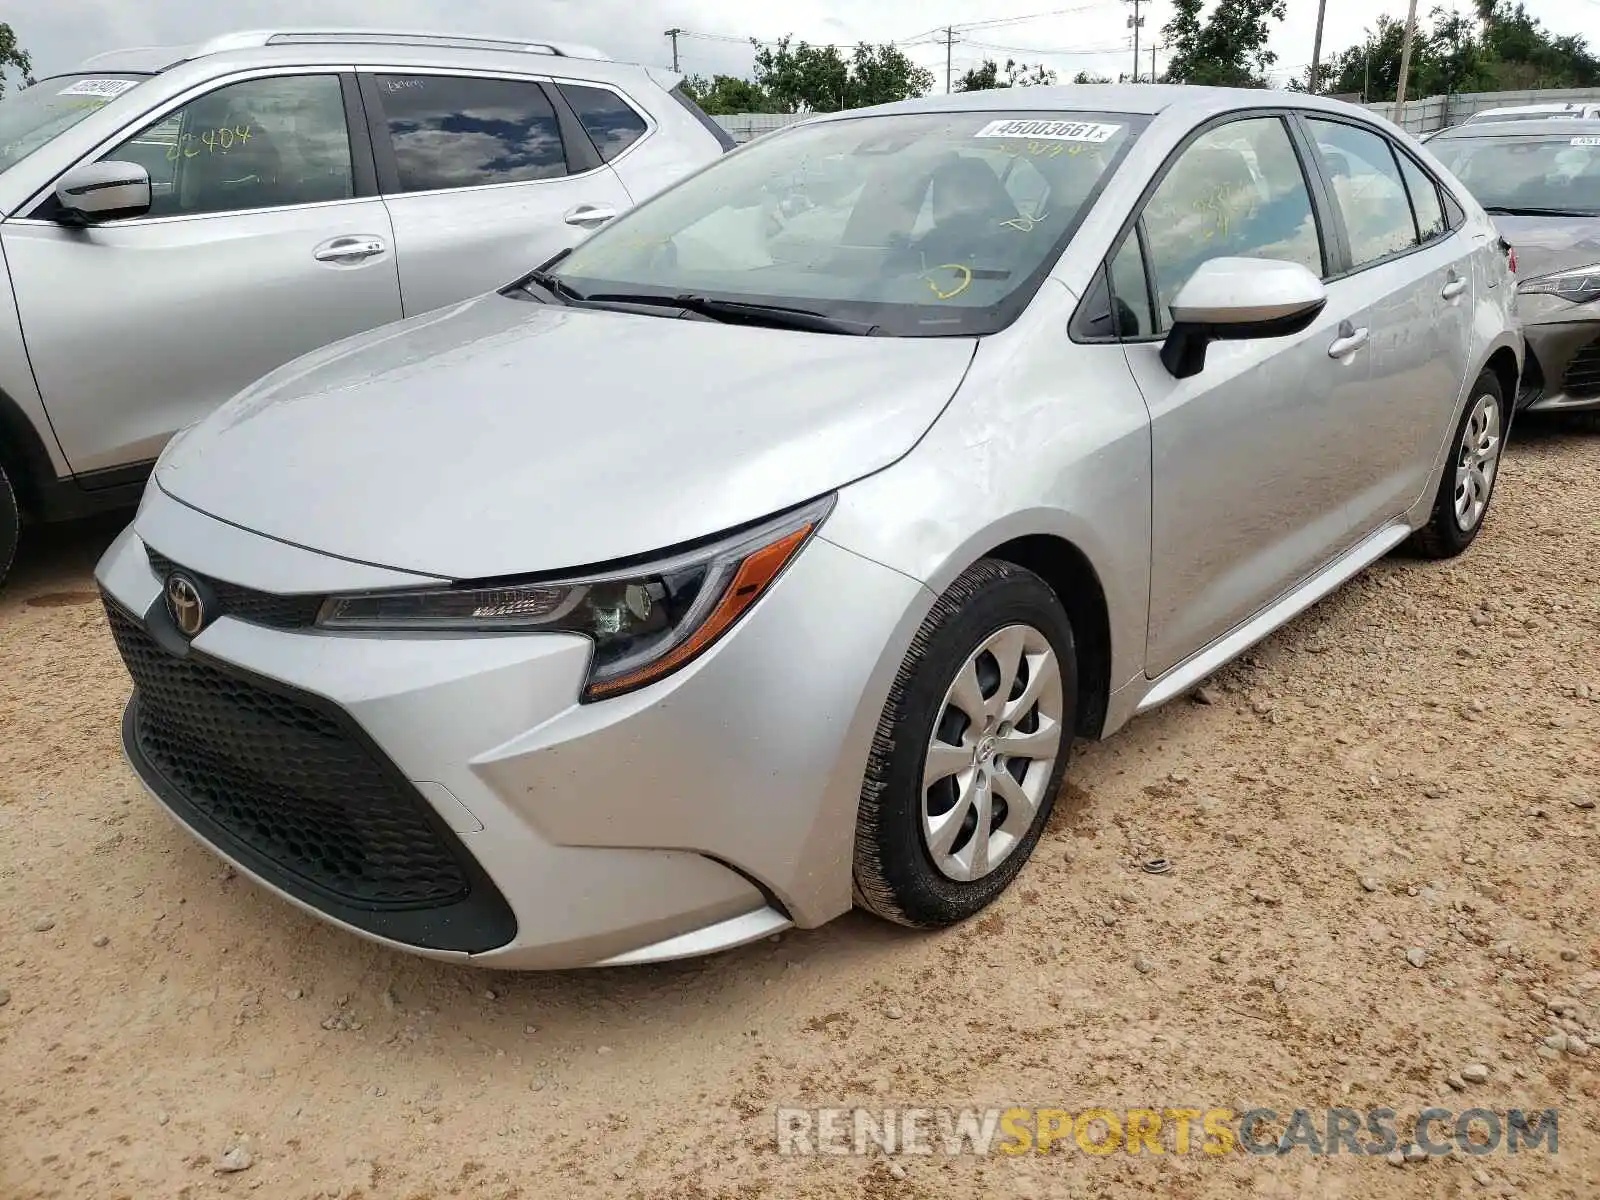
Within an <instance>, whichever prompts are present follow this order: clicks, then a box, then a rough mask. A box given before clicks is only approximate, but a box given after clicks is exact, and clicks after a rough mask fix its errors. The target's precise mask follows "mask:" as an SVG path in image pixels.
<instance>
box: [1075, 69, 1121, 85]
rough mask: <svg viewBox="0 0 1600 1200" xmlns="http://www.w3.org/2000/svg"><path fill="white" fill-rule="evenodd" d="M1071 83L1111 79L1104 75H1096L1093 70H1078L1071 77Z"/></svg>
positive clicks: (1101, 81)
mask: <svg viewBox="0 0 1600 1200" xmlns="http://www.w3.org/2000/svg"><path fill="white" fill-rule="evenodd" d="M1072 82H1073V83H1110V82H1111V80H1110V79H1109V78H1107V77H1106V76H1104V75H1096V74H1095V73H1094V72H1093V71H1079V72H1078V73H1077V74H1076V75H1074V76H1073V77H1072Z"/></svg>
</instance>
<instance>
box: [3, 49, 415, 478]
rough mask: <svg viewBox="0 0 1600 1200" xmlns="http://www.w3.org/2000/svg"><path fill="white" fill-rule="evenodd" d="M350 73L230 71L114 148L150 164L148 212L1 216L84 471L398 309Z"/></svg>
mask: <svg viewBox="0 0 1600 1200" xmlns="http://www.w3.org/2000/svg"><path fill="white" fill-rule="evenodd" d="M349 86H352V87H353V86H354V85H353V82H352V83H351V84H350V85H349ZM343 87H344V84H343V83H342V81H341V79H340V78H339V76H337V75H331V74H322V75H316V74H293V75H281V76H274V77H266V78H255V79H249V80H244V81H240V82H237V83H233V84H229V85H226V86H224V87H222V88H219V89H217V90H214V91H212V92H209V93H207V94H205V95H203V96H200V97H198V98H196V99H193V100H191V101H189V102H188V103H187V104H185V105H183V106H182V107H181V108H179V109H177V110H175V111H173V112H172V113H169V114H166V115H164V116H163V117H162V118H161V119H160V120H159V121H157V122H156V123H155V124H153V125H151V126H149V127H148V128H146V129H143V130H141V131H140V132H139V133H137V134H135V135H133V137H131V138H129V139H128V140H127V141H125V142H124V143H123V144H121V145H119V146H117V147H116V148H114V149H112V150H110V151H108V152H106V153H105V154H103V155H101V156H100V157H101V158H102V159H118V160H129V159H131V160H133V161H136V162H139V163H141V164H143V165H145V166H146V167H147V168H148V169H149V170H150V172H151V177H152V178H151V182H152V207H151V211H150V213H149V214H148V215H147V216H144V217H137V218H132V219H129V220H122V221H111V222H107V223H105V224H103V225H97V226H95V227H93V228H90V229H70V228H66V227H64V226H62V225H60V224H57V223H56V222H54V221H51V220H48V219H41V218H42V217H43V214H44V213H46V212H47V211H48V208H49V205H48V204H47V205H45V206H43V207H41V208H40V209H37V210H35V213H34V214H33V215H32V216H31V217H30V219H24V220H15V221H8V222H6V223H5V224H4V225H3V226H0V239H3V242H4V247H5V258H6V262H7V264H8V266H9V268H10V272H11V279H12V283H13V286H14V287H15V290H16V298H17V307H18V310H19V312H20V313H21V318H22V333H23V338H24V340H25V342H26V345H27V348H28V356H29V359H30V360H31V362H32V364H33V370H34V376H35V378H36V380H37V382H38V385H39V391H40V392H41V394H42V395H43V397H44V403H45V408H46V411H47V412H48V413H49V416H50V423H51V425H52V426H53V427H54V429H55V434H56V437H57V439H58V440H59V442H60V445H61V449H62V452H63V453H64V454H65V455H66V457H67V460H68V462H69V463H70V464H71V466H72V470H73V471H74V473H76V474H84V473H86V472H93V471H96V470H100V469H104V468H109V467H116V466H123V465H128V464H132V463H139V462H146V461H148V460H150V459H153V458H154V457H155V456H156V455H157V454H158V453H159V452H160V450H161V447H162V446H163V445H164V444H165V443H166V441H167V439H168V438H169V437H170V436H171V435H172V434H173V433H174V432H176V431H177V430H178V429H180V428H182V427H183V426H185V425H187V424H189V423H190V422H192V421H195V420H197V419H198V418H200V417H202V416H204V415H205V414H206V413H207V412H209V411H210V410H211V409H213V408H215V407H216V406H218V405H220V404H221V403H222V402H223V401H225V400H227V399H228V398H229V397H230V396H232V395H233V394H234V393H235V392H238V391H240V390H241V389H243V388H244V387H246V386H247V385H249V384H250V383H252V382H253V381H255V380H256V379H258V378H259V377H260V376H262V375H264V374H266V373H267V372H268V371H271V370H272V369H274V368H275V367H278V366H281V365H282V364H283V363H286V362H288V361H289V360H291V359H293V358H296V357H298V356H300V355H302V354H305V353H307V352H309V351H311V350H315V349H317V348H318V347H320V346H323V345H325V344H327V343H328V342H332V341H335V340H337V339H339V338H342V337H345V336H348V335H350V334H355V333H360V332H362V331H364V330H367V329H371V328H373V327H374V326H377V325H381V324H383V323H385V322H387V321H391V320H395V319H398V318H399V317H400V316H401V310H400V286H399V280H398V277H397V274H396V270H395V255H394V251H393V244H394V233H393V230H392V228H391V226H390V222H389V216H388V212H387V211H386V209H385V208H384V205H383V201H382V200H380V199H379V198H377V197H376V196H374V195H369V196H365V197H362V196H360V195H358V189H357V187H356V183H355V181H356V179H357V178H358V173H357V172H356V170H355V169H354V168H353V160H352V157H351V141H350V134H349V128H348V125H347V123H346V119H345V111H346V109H345V100H344V94H343ZM367 174H368V175H370V168H369V170H368V172H367ZM362 190H366V191H371V190H372V189H371V188H370V187H369V188H366V189H362Z"/></svg>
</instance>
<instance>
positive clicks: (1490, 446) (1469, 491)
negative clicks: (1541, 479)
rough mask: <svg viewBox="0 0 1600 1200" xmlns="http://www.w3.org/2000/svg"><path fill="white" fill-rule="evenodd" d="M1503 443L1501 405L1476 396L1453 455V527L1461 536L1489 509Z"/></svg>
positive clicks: (1492, 399)
mask: <svg viewBox="0 0 1600 1200" xmlns="http://www.w3.org/2000/svg"><path fill="white" fill-rule="evenodd" d="M1502 442H1503V439H1502V438H1501V437H1500V402H1499V401H1498V400H1496V399H1495V398H1494V397H1493V396H1489V395H1483V396H1479V397H1478V398H1477V399H1476V400H1474V401H1473V403H1472V415H1471V416H1470V417H1468V418H1467V427H1466V428H1465V429H1464V430H1462V431H1461V446H1460V448H1459V453H1458V454H1457V455H1456V495H1455V506H1456V525H1457V526H1458V527H1459V528H1460V529H1461V531H1462V532H1463V533H1470V532H1472V530H1474V529H1476V528H1477V527H1478V522H1480V521H1482V520H1483V513H1484V510H1485V509H1487V508H1488V507H1489V493H1490V492H1491V491H1492V490H1493V488H1494V476H1495V472H1496V471H1497V470H1498V469H1499V467H1500V448H1501V445H1502Z"/></svg>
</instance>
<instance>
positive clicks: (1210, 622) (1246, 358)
mask: <svg viewBox="0 0 1600 1200" xmlns="http://www.w3.org/2000/svg"><path fill="white" fill-rule="evenodd" d="M1141 226H1142V229H1143V233H1144V238H1145V244H1146V246H1147V248H1148V257H1149V268H1150V275H1151V278H1152V280H1153V283H1154V287H1155V292H1156V297H1157V304H1156V310H1157V312H1156V317H1157V320H1158V322H1159V323H1160V329H1159V330H1158V332H1164V330H1165V327H1166V325H1167V323H1168V322H1169V320H1170V312H1169V309H1170V305H1171V303H1172V301H1173V298H1174V297H1175V296H1176V295H1177V293H1178V291H1179V289H1180V288H1181V287H1182V286H1183V284H1184V283H1185V282H1186V281H1187V280H1188V278H1189V276H1190V275H1191V274H1193V272H1194V269H1195V268H1196V267H1197V266H1199V265H1200V263H1202V262H1204V261H1206V260H1208V259H1210V258H1215V257H1221V256H1233V255H1243V256H1249V257H1257V258H1275V259H1284V260H1287V261H1291V262H1298V263H1301V264H1302V265H1304V266H1306V267H1307V268H1309V269H1310V270H1311V271H1312V272H1313V273H1315V274H1317V275H1319V276H1321V275H1324V274H1325V273H1326V271H1325V267H1324V255H1323V247H1322V243H1321V238H1320V235H1319V231H1318V226H1317V222H1316V220H1315V219H1314V217H1313V210H1312V204H1311V196H1310V192H1309V189H1308V186H1307V183H1306V176H1305V174H1304V171H1303V167H1302V164H1301V163H1300V159H1299V156H1298V153H1297V152H1296V150H1295V148H1294V144H1293V142H1292V141H1291V139H1290V137H1289V134H1288V130H1287V128H1286V126H1285V125H1284V123H1283V121H1282V120H1281V119H1280V118H1278V117H1252V118H1248V119H1243V120H1237V121H1233V122H1231V123H1228V124H1224V125H1220V126H1215V127H1213V128H1211V129H1210V130H1208V131H1206V132H1204V133H1202V134H1201V135H1200V136H1199V137H1198V138H1197V139H1196V140H1195V141H1194V142H1192V143H1191V144H1190V145H1189V146H1188V147H1186V148H1185V149H1184V150H1182V151H1180V153H1179V155H1178V157H1177V158H1176V160H1175V161H1174V162H1173V164H1172V166H1171V168H1170V169H1169V170H1168V172H1167V174H1166V175H1165V177H1164V178H1163V180H1162V182H1161V183H1160V184H1159V185H1158V186H1157V188H1156V190H1155V192H1154V193H1153V194H1152V196H1151V198H1150V201H1149V203H1148V204H1147V205H1146V208H1145V211H1144V213H1143V214H1142V220H1141ZM1328 294H1329V302H1328V306H1327V308H1326V309H1324V311H1323V312H1322V314H1321V315H1320V316H1319V317H1318V319H1317V320H1316V321H1315V323H1314V324H1313V325H1312V326H1311V327H1310V328H1309V329H1307V330H1306V331H1304V332H1303V333H1300V334H1297V335H1295V336H1292V337H1287V338H1269V339H1261V340H1257V341H1244V342H1218V343H1214V344H1213V345H1212V346H1211V347H1210V350H1209V353H1208V356H1207V360H1206V366H1205V369H1204V370H1203V371H1201V372H1200V373H1199V374H1198V375H1195V376H1193V377H1192V378H1189V379H1175V378H1173V376H1172V375H1171V374H1170V373H1169V372H1168V371H1167V369H1166V368H1165V367H1164V366H1163V365H1162V363H1161V359H1160V346H1159V343H1158V342H1156V341H1146V342H1143V343H1136V344H1132V345H1129V346H1128V347H1127V352H1128V363H1129V366H1130V367H1131V368H1132V370H1133V374H1134V378H1135V380H1136V381H1137V383H1138V385H1139V389H1140V391H1141V392H1142V393H1143V394H1144V398H1145V403H1146V405H1147V406H1148V408H1149V410H1150V422H1151V475H1152V497H1151V517H1152V530H1151V562H1150V631H1149V637H1148V640H1147V644H1146V670H1147V673H1148V674H1149V675H1151V676H1152V677H1153V676H1156V675H1159V674H1161V673H1162V672H1164V671H1166V670H1168V669H1169V668H1171V667H1173V666H1174V665H1176V664H1177V663H1179V662H1181V661H1182V660H1183V659H1185V658H1187V657H1188V656H1189V655H1191V654H1193V653H1195V652H1196V651H1198V650H1200V649H1202V648H1204V647H1205V646H1206V645H1208V644H1210V643H1211V642H1213V641H1215V640H1216V639H1217V638H1218V637H1220V636H1222V635H1223V634H1224V633H1226V632H1227V631H1228V630H1229V629H1231V628H1233V627H1234V626H1235V625H1238V624H1239V623H1240V622H1242V621H1243V620H1245V619H1246V618H1248V617H1249V616H1251V615H1252V614H1254V613H1255V612H1257V611H1259V610H1260V609H1261V608H1263V607H1265V606H1266V605H1267V604H1269V603H1271V601H1273V600H1274V599H1275V598H1277V597H1278V596H1280V595H1282V594H1283V593H1285V592H1286V591H1288V590H1289V589H1290V588H1292V587H1293V586H1294V585H1295V584H1296V583H1297V582H1299V581H1300V580H1302V579H1303V578H1305V577H1306V576H1307V575H1309V574H1311V573H1312V572H1314V571H1315V570H1316V569H1317V568H1318V567H1319V566H1320V565H1322V564H1323V563H1324V562H1326V561H1327V560H1328V559H1329V558H1331V557H1333V556H1334V555H1335V554H1337V553H1338V552H1339V551H1340V550H1341V549H1343V548H1345V547H1346V546H1348V545H1349V544H1350V543H1351V541H1352V540H1353V539H1352V536H1351V523H1350V514H1349V510H1348V508H1347V506H1346V503H1345V500H1346V497H1345V486H1346V478H1345V467H1344V463H1345V461H1346V460H1347V459H1348V458H1349V456H1350V455H1351V453H1352V446H1351V444H1350V439H1349V437H1348V431H1347V426H1346V412H1347V410H1348V407H1349V405H1350V403H1351V402H1352V400H1354V399H1357V398H1359V397H1360V396H1362V395H1363V394H1364V393H1365V391H1366V389H1367V386H1368V379H1369V367H1370V358H1369V357H1368V355H1367V352H1366V348H1365V346H1363V345H1362V344H1361V343H1360V341H1359V339H1351V338H1348V337H1347V336H1346V333H1347V331H1346V329H1345V323H1346V321H1347V320H1349V318H1351V317H1352V316H1353V315H1354V314H1355V312H1356V311H1357V307H1356V306H1357V302H1358V296H1357V294H1356V292H1355V290H1354V289H1353V288H1350V287H1347V286H1345V285H1344V284H1341V283H1333V284H1330V285H1329V288H1328Z"/></svg>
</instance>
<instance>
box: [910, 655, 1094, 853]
mask: <svg viewBox="0 0 1600 1200" xmlns="http://www.w3.org/2000/svg"><path fill="white" fill-rule="evenodd" d="M1061 720H1062V691H1061V664H1060V663H1059V662H1058V661H1057V659H1056V654H1055V651H1054V650H1053V649H1051V647H1050V642H1049V641H1048V639H1046V638H1045V636H1044V634H1042V633H1040V632H1039V631H1038V630H1037V629H1035V628H1033V626H1031V625H1007V626H1006V627H1005V628H1003V629H1000V630H997V631H995V632H994V633H992V634H990V635H989V636H988V637H987V638H985V639H984V640H983V642H982V643H981V644H980V645H979V646H978V648H977V649H976V650H974V651H973V652H972V653H971V654H970V655H968V656H967V660H966V662H965V663H963V664H962V666H961V669H960V670H959V671H957V672H956V677H955V680H954V682H952V683H951V684H950V687H949V689H948V690H947V691H946V692H945V696H944V701H943V702H942V703H941V704H940V706H939V710H938V713H937V715H936V717H935V719H934V723H933V736H932V737H931V738H930V739H929V741H928V752H927V756H926V758H925V760H924V763H923V772H922V804H921V811H922V837H923V843H924V845H926V846H927V848H928V855H929V857H930V858H931V859H932V860H933V864H934V866H935V867H937V868H938V870H939V872H940V873H941V874H943V875H945V876H946V877H947V878H950V879H954V880H958V881H960V882H963V883H970V882H972V881H974V880H978V879H982V878H983V877H984V876H986V875H988V874H990V873H991V872H992V871H994V870H995V869H996V868H998V867H999V866H1000V864H1001V863H1003V862H1005V860H1006V859H1007V858H1009V857H1010V855H1011V853H1012V852H1013V851H1014V850H1016V848H1017V846H1018V845H1020V844H1021V842H1022V839H1023V838H1024V837H1026V836H1027V833H1028V830H1029V828H1030V827H1031V826H1032V825H1033V820H1034V817H1035V816H1036V815H1037V814H1038V812H1039V806H1040V805H1041V804H1043V802H1044V800H1045V799H1046V797H1045V789H1046V788H1047V787H1049V786H1050V778H1051V776H1052V775H1053V774H1054V772H1055V765H1056V758H1057V757H1058V756H1059V755H1060V753H1061V739H1062V734H1063V729H1062V724H1061Z"/></svg>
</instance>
